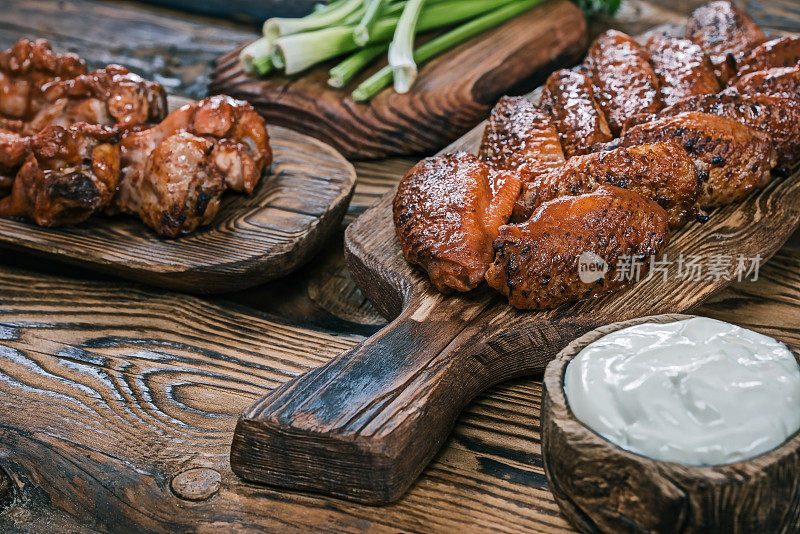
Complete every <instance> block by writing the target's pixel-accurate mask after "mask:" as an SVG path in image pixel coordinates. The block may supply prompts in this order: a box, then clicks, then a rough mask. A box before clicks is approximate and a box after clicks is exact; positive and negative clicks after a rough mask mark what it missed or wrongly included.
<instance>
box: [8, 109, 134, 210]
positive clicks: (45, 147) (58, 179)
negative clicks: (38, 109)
mask: <svg viewBox="0 0 800 534" xmlns="http://www.w3.org/2000/svg"><path fill="white" fill-rule="evenodd" d="M118 141H119V138H118V132H117V131H116V130H114V129H112V128H108V127H105V126H98V125H90V124H85V123H78V124H73V125H72V126H70V127H69V128H62V127H60V126H51V127H49V128H46V129H44V130H42V131H41V132H39V133H38V134H36V135H35V136H34V137H32V138H31V139H30V150H29V153H28V155H27V157H26V159H25V163H23V165H22V167H21V168H20V169H19V172H18V173H17V176H16V179H15V180H14V185H13V188H12V190H11V194H10V195H9V196H7V197H5V198H3V199H2V200H0V216H2V217H23V218H26V219H30V220H32V221H34V222H35V223H36V224H38V225H39V226H58V225H62V224H74V223H79V222H81V221H84V220H86V219H87V218H89V216H90V215H92V214H93V213H96V212H98V211H100V210H102V209H103V208H104V207H105V206H106V205H107V204H108V203H109V201H110V200H111V198H112V196H113V195H114V192H115V191H116V187H117V183H118V181H119V174H120V159H119V149H118V147H117V145H116V143H117V142H118Z"/></svg>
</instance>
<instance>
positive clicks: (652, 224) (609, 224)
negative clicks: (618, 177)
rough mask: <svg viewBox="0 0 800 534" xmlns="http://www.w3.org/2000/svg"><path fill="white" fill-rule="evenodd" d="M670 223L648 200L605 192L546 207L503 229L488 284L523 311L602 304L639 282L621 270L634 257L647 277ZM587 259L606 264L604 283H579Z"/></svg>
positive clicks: (610, 190) (607, 189) (560, 200)
mask: <svg viewBox="0 0 800 534" xmlns="http://www.w3.org/2000/svg"><path fill="white" fill-rule="evenodd" d="M667 218H668V217H667V213H666V212H665V211H664V209H663V208H662V207H661V206H659V205H658V204H656V203H655V202H653V201H652V200H649V199H646V198H644V197H642V196H641V195H639V194H637V193H634V192H633V191H628V190H625V189H620V188H617V187H613V186H609V185H603V186H600V187H599V188H598V189H596V190H595V191H593V192H591V193H586V194H583V195H579V196H568V197H560V198H556V199H554V200H550V201H549V202H545V203H544V204H542V205H541V206H539V208H538V209H537V210H536V211H535V212H534V213H533V216H532V217H531V218H530V219H529V220H528V221H527V222H525V223H523V224H519V225H515V224H509V225H506V226H502V227H501V228H500V235H499V237H498V238H497V239H496V240H495V242H494V249H495V251H496V256H495V259H494V262H493V263H492V264H491V266H490V267H489V270H488V271H487V272H486V280H487V281H488V282H489V285H490V286H492V287H493V288H495V289H496V290H497V291H499V292H500V293H502V294H503V295H505V296H506V297H508V302H509V304H511V305H512V306H514V307H515V308H521V309H542V308H554V307H556V306H559V305H561V304H564V303H566V302H570V301H574V300H580V299H585V298H596V297H600V296H602V295H604V294H606V293H609V292H612V291H614V290H617V289H619V288H620V287H622V286H625V285H627V284H630V283H632V282H635V281H636V280H635V277H634V276H627V275H626V274H625V273H623V272H620V271H619V270H618V265H619V264H621V263H624V262H626V261H631V259H632V258H635V259H636V260H638V261H639V262H641V264H642V268H641V270H642V272H645V271H646V266H647V262H648V258H649V257H650V256H653V255H656V254H658V253H659V252H660V251H661V250H662V249H663V248H664V247H665V246H666V244H667V242H668V241H669V227H668V224H667ZM582 256H583V259H581V257H582ZM587 257H588V258H589V259H591V260H594V259H596V258H600V259H602V260H603V261H605V263H606V265H607V266H608V272H607V273H606V274H605V276H602V277H600V278H598V279H597V280H596V281H589V282H588V283H587V282H585V281H582V280H581V278H580V276H579V262H581V261H584V262H585V261H586V259H587ZM629 274H630V273H629ZM618 278H619V279H618Z"/></svg>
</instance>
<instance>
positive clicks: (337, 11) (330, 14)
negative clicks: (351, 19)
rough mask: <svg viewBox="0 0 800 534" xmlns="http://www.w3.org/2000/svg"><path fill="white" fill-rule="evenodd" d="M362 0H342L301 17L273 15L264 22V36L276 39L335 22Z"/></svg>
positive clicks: (354, 8) (352, 10) (355, 8)
mask: <svg viewBox="0 0 800 534" xmlns="http://www.w3.org/2000/svg"><path fill="white" fill-rule="evenodd" d="M362 2H363V0H342V1H341V2H336V3H335V4H332V5H331V6H329V8H328V9H325V8H323V9H321V10H319V11H314V12H313V13H311V14H310V15H307V16H305V17H303V18H294V19H292V18H280V17H273V18H271V19H268V20H267V21H266V22H265V23H264V37H267V38H272V39H277V38H278V37H281V36H284V35H294V34H296V33H302V32H307V31H312V30H318V29H320V28H326V27H328V26H331V25H333V24H337V23H339V22H341V21H342V20H344V19H345V18H347V17H348V16H349V15H350V14H352V13H353V12H354V11H356V10H357V9H359V8H360V7H361V4H362Z"/></svg>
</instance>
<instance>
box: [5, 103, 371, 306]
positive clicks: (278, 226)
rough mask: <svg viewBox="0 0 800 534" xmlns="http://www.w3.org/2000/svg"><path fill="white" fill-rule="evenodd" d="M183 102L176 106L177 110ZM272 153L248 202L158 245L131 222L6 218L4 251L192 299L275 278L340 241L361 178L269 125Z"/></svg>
mask: <svg viewBox="0 0 800 534" xmlns="http://www.w3.org/2000/svg"><path fill="white" fill-rule="evenodd" d="M185 102H186V101H185V100H183V99H180V98H173V99H172V100H171V104H170V106H171V107H173V108H174V107H178V106H179V105H181V104H182V103H185ZM269 134H270V144H271V146H272V150H273V153H274V162H273V164H272V167H271V168H270V169H269V170H268V171H266V172H265V174H264V176H263V177H262V179H261V183H260V184H259V185H258V187H257V188H256V190H255V191H254V192H253V194H252V195H249V196H246V195H237V194H226V195H224V196H223V201H222V204H221V206H220V210H219V213H218V214H217V216H216V217H215V218H214V220H213V221H212V222H211V224H209V225H207V226H204V227H201V228H199V229H198V230H197V231H195V232H193V233H191V234H189V235H187V236H183V237H180V238H178V239H172V240H168V239H162V238H160V237H158V236H157V235H156V234H155V233H153V232H152V231H150V230H149V229H148V228H146V227H145V226H144V225H143V224H142V223H141V222H140V221H139V220H138V219H134V218H132V217H114V218H107V217H92V218H91V219H89V220H88V221H86V222H84V223H82V224H79V225H75V226H64V227H60V228H43V227H39V226H36V225H34V224H31V223H27V222H24V221H17V220H11V219H0V247H4V248H10V249H16V250H22V251H26V252H32V253H34V254H37V255H39V256H42V257H44V258H47V259H53V260H57V261H64V262H69V263H74V264H77V265H80V266H82V267H86V268H89V269H92V270H96V271H101V272H105V273H110V274H113V275H116V276H121V277H125V278H129V279H132V280H137V281H140V282H145V283H148V284H153V285H157V286H161V287H167V288H172V289H178V290H181V291H187V292H192V293H220V292H224V291H232V290H236V289H243V288H247V287H252V286H254V285H258V284H261V283H264V282H266V281H269V280H272V279H275V278H279V277H281V276H284V275H286V274H287V273H289V272H291V271H292V270H294V269H295V268H297V267H298V266H300V265H302V264H303V263H305V262H306V261H308V260H309V259H310V258H311V257H312V256H313V254H314V253H315V252H316V251H317V249H318V248H319V247H320V246H321V245H323V244H324V243H326V242H327V241H328V240H329V239H331V237H332V236H334V235H336V233H337V232H338V229H339V224H340V223H341V221H342V218H343V217H344V214H345V212H346V210H347V205H348V203H349V201H350V197H351V196H352V194H353V188H354V186H355V181H356V175H355V171H354V169H353V167H352V165H350V164H349V163H348V162H347V161H346V160H345V159H344V158H342V157H341V155H339V154H338V153H337V152H336V151H335V150H333V149H332V148H331V147H329V146H327V145H325V144H323V143H321V142H319V141H317V140H315V139H311V138H310V137H307V136H305V135H301V134H298V133H296V132H293V131H291V130H287V129H285V128H281V127H277V126H270V127H269Z"/></svg>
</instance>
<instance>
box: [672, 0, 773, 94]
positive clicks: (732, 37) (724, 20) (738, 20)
mask: <svg viewBox="0 0 800 534" xmlns="http://www.w3.org/2000/svg"><path fill="white" fill-rule="evenodd" d="M686 38H687V39H689V40H690V41H693V42H694V43H697V44H698V45H700V47H701V48H702V49H703V50H704V51H705V53H706V54H708V57H709V58H710V59H711V63H713V64H714V70H715V72H716V74H717V78H719V80H720V82H722V83H723V84H724V83H726V82H727V81H728V79H730V77H731V76H733V74H734V73H735V71H736V62H737V61H738V60H740V59H741V58H743V57H744V56H745V55H746V54H747V53H749V52H750V51H751V50H752V49H753V48H754V47H756V46H758V45H760V44H761V43H763V42H764V41H766V40H767V37H766V36H765V35H764V32H762V31H761V29H760V28H759V27H758V25H756V23H755V22H753V21H752V20H751V19H750V17H748V16H747V14H746V13H745V12H744V11H742V10H741V9H739V8H737V7H736V6H734V5H733V4H731V3H730V2H726V1H720V2H709V3H707V4H704V5H702V6H700V7H698V8H697V9H695V10H694V11H693V12H692V15H691V17H690V18H689V22H688V24H687V25H686Z"/></svg>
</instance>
